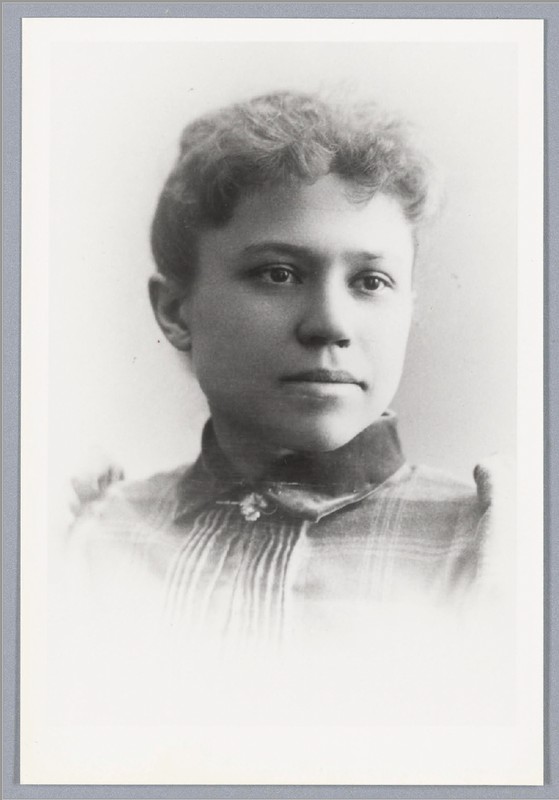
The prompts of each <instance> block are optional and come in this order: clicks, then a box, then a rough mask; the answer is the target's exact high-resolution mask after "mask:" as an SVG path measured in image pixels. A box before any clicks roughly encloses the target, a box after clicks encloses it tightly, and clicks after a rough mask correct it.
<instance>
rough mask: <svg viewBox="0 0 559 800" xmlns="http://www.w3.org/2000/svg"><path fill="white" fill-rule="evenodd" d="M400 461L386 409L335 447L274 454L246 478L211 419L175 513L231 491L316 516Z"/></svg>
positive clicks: (359, 492) (366, 488)
mask: <svg viewBox="0 0 559 800" xmlns="http://www.w3.org/2000/svg"><path fill="white" fill-rule="evenodd" d="M403 464H404V457H403V455H402V450H401V447H400V441H399V438H398V432H397V428H396V417H395V415H394V414H393V413H392V412H387V413H385V414H383V415H382V416H381V417H380V418H379V419H378V420H376V421H375V422H373V424H372V425H370V426H369V427H368V428H366V429H365V430H364V431H362V432H361V433H360V434H359V435H358V436H356V437H355V438H354V439H352V440H351V441H350V442H348V443H347V444H346V445H344V446H343V447H340V448H339V449H337V450H333V451H331V452H324V453H293V454H289V455H287V456H283V457H281V458H279V459H278V460H277V461H276V462H275V463H274V464H273V465H272V466H271V468H270V469H269V470H268V471H267V472H266V474H265V475H264V476H262V477H260V478H258V479H257V480H252V481H251V480H248V479H247V478H244V477H243V476H241V475H239V473H238V472H236V470H235V468H234V467H233V465H232V464H231V462H230V461H229V460H228V459H227V457H226V456H225V454H224V453H223V451H222V449H221V447H220V445H219V442H218V441H217V437H216V435H215V432H214V428H213V425H212V423H211V420H210V421H209V422H207V423H206V426H205V428H204V432H203V434H202V452H201V454H200V457H199V458H198V460H197V462H196V463H195V464H194V466H193V468H192V470H190V471H189V473H188V475H187V476H186V479H185V483H184V484H183V491H184V493H183V497H182V502H181V503H180V506H179V515H180V513H181V512H182V511H184V510H186V508H187V507H188V506H189V505H191V504H192V502H194V503H195V505H196V506H198V505H199V503H204V502H207V501H210V500H211V499H212V498H215V497H217V496H219V495H223V494H225V493H228V492H229V493H230V492H233V493H234V494H238V495H239V496H240V497H242V496H243V495H246V494H247V493H249V492H258V493H259V494H260V495H261V496H263V497H266V498H268V499H272V500H273V502H274V503H275V504H276V505H281V506H284V507H285V508H286V509H289V510H290V511H291V512H293V513H297V514H298V515H301V516H305V517H309V518H313V519H315V518H316V519H318V518H320V517H321V516H323V515H324V514H325V513H329V511H333V510H335V509H336V508H340V507H342V506H344V505H347V504H348V503H350V502H356V501H357V500H359V499H360V498H361V497H364V496H365V495H367V494H368V493H370V492H371V491H372V490H374V489H375V488H376V487H377V486H379V485H380V484H381V483H383V482H384V481H386V480H387V479H388V478H390V476H391V475H393V474H394V473H395V472H396V471H397V470H398V469H399V468H400V467H401V466H402V465H403Z"/></svg>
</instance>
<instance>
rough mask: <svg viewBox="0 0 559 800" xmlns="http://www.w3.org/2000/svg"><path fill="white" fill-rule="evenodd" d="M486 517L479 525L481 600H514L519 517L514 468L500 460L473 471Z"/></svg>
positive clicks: (495, 459)
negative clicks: (517, 519)
mask: <svg viewBox="0 0 559 800" xmlns="http://www.w3.org/2000/svg"><path fill="white" fill-rule="evenodd" d="M474 479H475V482H476V486H477V493H478V499H479V501H480V504H481V507H482V509H483V513H482V516H481V519H480V522H479V534H480V537H479V541H480V551H479V562H478V577H477V585H478V588H479V592H480V595H481V596H484V597H486V598H493V599H495V600H500V599H505V598H509V599H510V598H511V597H512V593H513V591H514V582H515V568H516V567H515V554H516V514H515V507H516V503H515V481H514V470H513V465H512V464H511V463H509V462H508V461H507V460H506V459H504V458H501V457H499V456H492V457H491V458H488V459H486V460H484V461H482V462H480V463H479V464H478V465H477V466H476V468H475V470H474Z"/></svg>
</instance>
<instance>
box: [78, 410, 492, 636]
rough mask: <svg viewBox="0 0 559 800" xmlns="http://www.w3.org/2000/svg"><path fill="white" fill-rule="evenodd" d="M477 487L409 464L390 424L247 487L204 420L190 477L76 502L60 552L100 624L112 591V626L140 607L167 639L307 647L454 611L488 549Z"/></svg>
mask: <svg viewBox="0 0 559 800" xmlns="http://www.w3.org/2000/svg"><path fill="white" fill-rule="evenodd" d="M475 477H476V482H477V484H478V488H477V492H476V490H475V488H474V486H473V485H472V487H469V486H467V485H463V484H461V483H459V482H457V481H456V480H454V479H453V478H451V477H449V476H448V475H446V474H445V473H443V472H439V471H436V470H433V469H428V468H425V467H416V466H412V465H410V464H408V463H406V462H405V461H404V458H403V456H402V451H401V447H400V442H399V439H398V434H397V429H396V420H395V417H394V415H393V414H391V413H388V414H385V415H383V416H382V417H381V418H380V419H379V420H378V421H376V422H375V423H374V424H373V425H371V426H370V427H369V428H368V429H367V430H366V431H364V432H363V433H362V434H360V435H359V436H358V437H357V438H356V439H354V440H353V441H352V442H350V443H349V444H348V445H346V446H345V447H343V448H341V449H339V450H337V451H334V452H332V453H321V454H313V455H306V454H303V455H301V454H294V455H290V456H286V457H284V458H283V459H281V460H280V461H279V462H278V463H277V464H276V465H275V466H274V468H273V469H272V470H271V471H270V473H269V474H267V475H266V477H265V479H260V480H258V481H256V482H249V481H247V480H245V479H243V478H241V477H240V476H239V475H238V474H236V473H235V471H234V469H233V468H232V466H231V465H230V463H229V462H228V461H227V459H226V457H225V456H224V454H223V453H222V451H221V450H220V447H219V445H218V442H217V440H216V437H215V435H214V432H213V428H212V425H211V422H210V423H208V424H207V425H206V427H205V429H204V433H203V439H202V452H201V455H200V457H199V458H198V460H197V461H196V463H195V464H194V465H193V466H192V467H189V468H179V469H176V470H173V471H170V472H166V473H163V474H158V475H155V476H153V477H151V478H149V479H147V480H143V481H138V482H126V481H118V482H116V483H113V484H112V485H111V486H109V487H108V488H106V489H104V490H103V492H102V493H101V496H99V497H97V498H96V499H93V500H91V499H90V500H89V501H88V502H86V503H84V504H83V505H82V507H81V509H80V513H79V514H78V517H77V520H76V522H75V524H74V526H73V528H72V531H71V537H70V546H71V549H72V550H73V552H74V555H75V556H77V558H78V560H79V562H80V564H81V565H82V569H81V572H80V577H79V581H80V582H81V585H82V586H83V580H84V579H85V580H86V581H87V582H88V585H90V586H91V587H92V591H93V592H94V596H95V598H96V599H95V601H94V602H95V603H96V604H98V603H99V602H101V603H103V602H105V603H106V604H107V605H106V608H107V613H108V614H110V615H112V614H114V613H115V606H114V598H115V596H116V595H115V591H120V595H119V596H120V597H121V598H125V604H126V608H127V611H125V612H124V613H129V614H130V615H131V616H132V615H133V614H136V613H138V609H139V607H140V606H141V605H143V606H144V608H149V616H150V618H151V619H152V620H153V621H154V622H155V623H156V624H157V625H161V623H162V621H164V622H165V623H166V625H167V627H168V629H169V630H171V631H173V632H174V633H175V634H176V635H178V636H186V635H188V636H191V637H192V636H196V635H197V634H199V635H204V636H215V637H217V639H223V640H225V639H229V640H235V641H244V640H247V641H251V640H252V641H259V642H264V643H278V642H282V641H285V640H289V639H290V638H293V637H295V639H296V637H297V636H299V637H302V638H303V639H304V638H305V636H307V635H308V634H309V632H311V631H312V632H314V633H316V632H317V631H326V632H327V631H328V630H329V629H330V628H332V630H334V629H335V628H336V626H338V628H340V627H341V628H344V626H345V624H346V620H347V619H348V614H347V613H346V612H347V610H348V609H350V608H354V609H360V612H359V613H361V614H362V612H363V609H365V610H366V609H378V608H379V607H383V606H385V605H386V604H391V605H392V606H394V604H396V605H397V604H399V603H402V602H404V601H406V602H408V601H410V600H411V601H413V602H414V603H427V604H434V605H435V606H437V605H441V604H445V605H447V606H448V604H456V603H458V604H460V603H462V602H463V601H464V599H465V598H467V597H468V596H469V593H471V591H472V589H473V588H475V586H476V583H477V582H478V581H479V580H480V576H481V573H482V572H483V566H484V553H485V549H486V541H485V540H486V537H487V529H488V526H487V524H486V522H487V519H488V514H489V506H490V502H489V497H488V481H487V475H486V474H485V473H484V472H483V470H480V469H477V470H476V472H475ZM75 563H76V562H75V561H74V564H75ZM123 587H126V588H125V589H124V588H123ZM341 609H343V610H344V611H343V612H342V613H341V615H340V610H341ZM142 613H143V612H142ZM366 613H367V612H366ZM349 616H351V614H350V615H349Z"/></svg>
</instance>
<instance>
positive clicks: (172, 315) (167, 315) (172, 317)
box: [149, 273, 192, 353]
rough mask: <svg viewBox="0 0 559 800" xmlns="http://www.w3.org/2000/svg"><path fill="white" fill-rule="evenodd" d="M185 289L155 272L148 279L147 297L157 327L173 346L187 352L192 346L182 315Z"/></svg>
mask: <svg viewBox="0 0 559 800" xmlns="http://www.w3.org/2000/svg"><path fill="white" fill-rule="evenodd" d="M185 298H186V290H185V288H184V286H180V285H179V284H178V283H177V282H176V281H173V280H171V279H170V278H166V277H165V276H164V275H160V274H159V273H156V274H155V275H152V276H151V278H150V279H149V299H150V301H151V306H152V308H153V313H154V314H155V319H156V320H157V322H158V323H159V327H160V328H161V330H162V331H163V333H164V334H165V336H166V337H167V339H168V340H169V341H170V342H171V344H172V345H173V347H176V348H177V350H181V351H182V352H184V353H187V352H188V351H189V350H190V349H191V347H192V339H191V336H190V329H189V327H188V323H187V321H186V319H185V315H184V300H185Z"/></svg>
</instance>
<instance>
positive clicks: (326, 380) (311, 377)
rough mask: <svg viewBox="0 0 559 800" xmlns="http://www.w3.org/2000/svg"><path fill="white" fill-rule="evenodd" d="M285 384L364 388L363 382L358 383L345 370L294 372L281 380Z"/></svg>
mask: <svg viewBox="0 0 559 800" xmlns="http://www.w3.org/2000/svg"><path fill="white" fill-rule="evenodd" d="M281 380H282V381H283V382H285V383H308V384H327V385H328V384H329V385H331V384H350V385H355V386H359V387H360V388H361V389H364V388H365V384H364V383H363V381H359V380H358V379H357V378H356V377H355V376H354V375H352V374H351V373H350V372H346V371H345V370H330V369H312V370H305V371H303V372H296V373H294V374H293V375H286V376H284V377H283V378H282V379H281Z"/></svg>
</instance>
